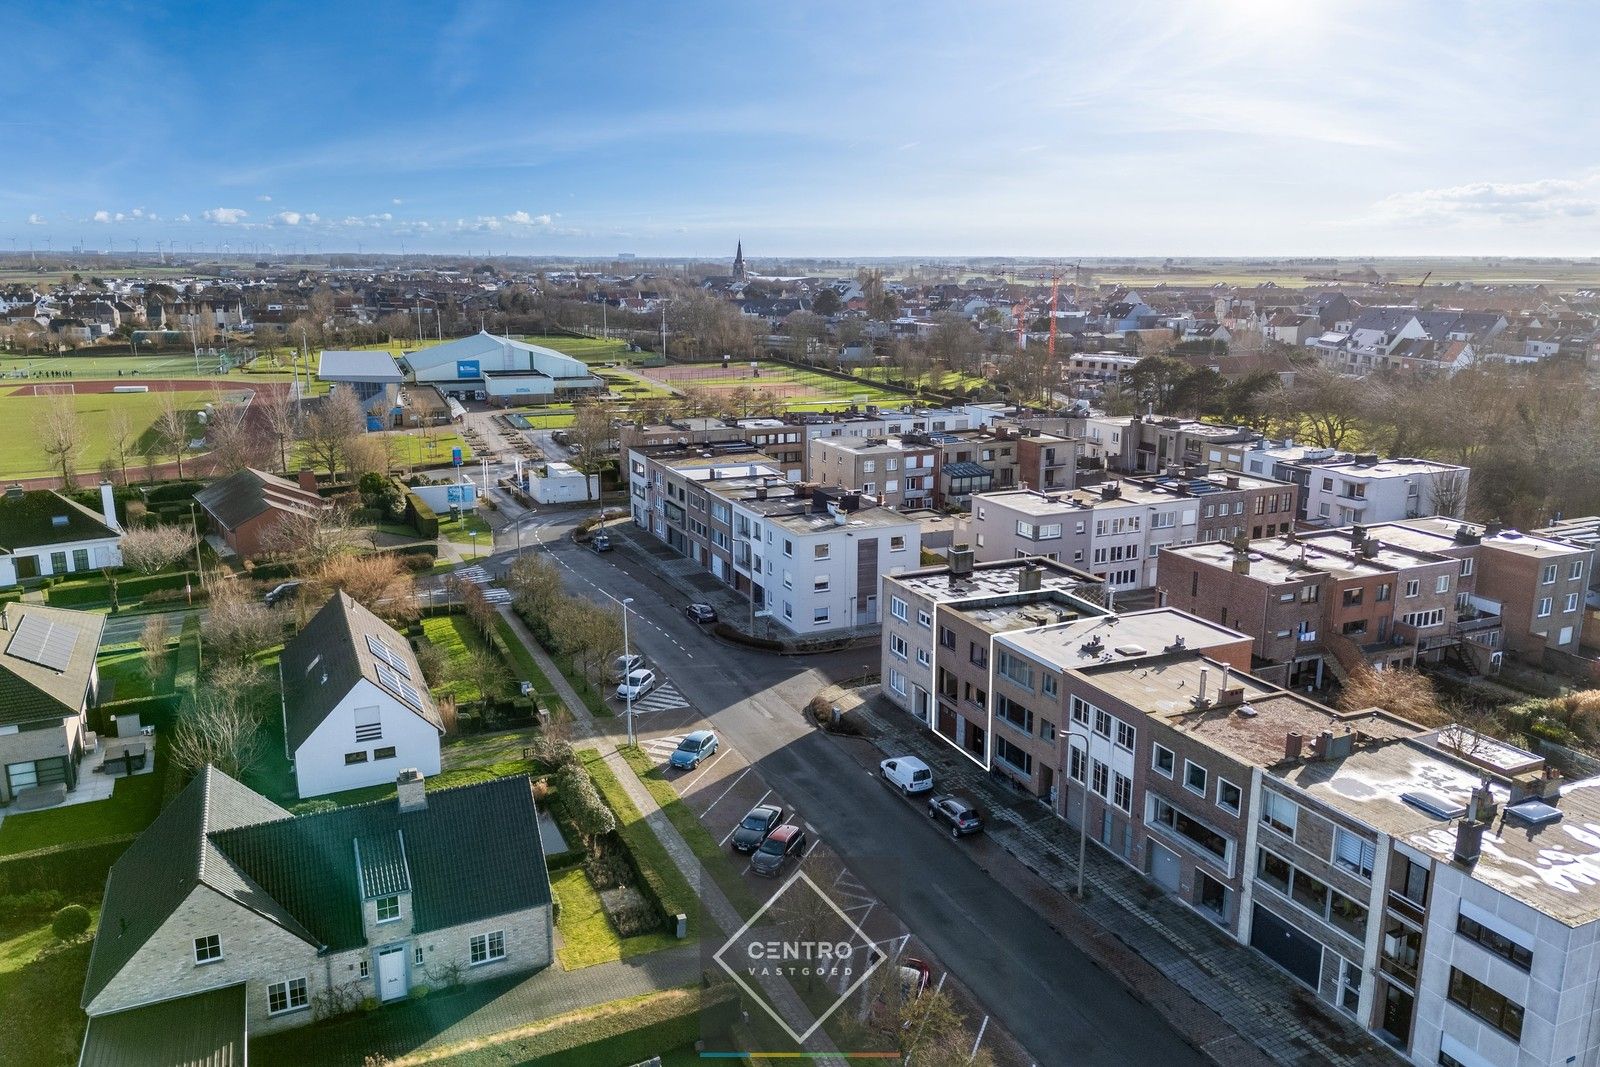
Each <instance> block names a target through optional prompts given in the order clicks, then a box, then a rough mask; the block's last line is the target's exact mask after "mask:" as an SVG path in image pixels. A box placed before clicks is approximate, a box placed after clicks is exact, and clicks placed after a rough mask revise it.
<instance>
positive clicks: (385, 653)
mask: <svg viewBox="0 0 1600 1067" xmlns="http://www.w3.org/2000/svg"><path fill="white" fill-rule="evenodd" d="M367 648H368V649H369V650H370V651H371V652H372V654H373V655H374V656H376V657H377V659H378V662H380V663H387V664H388V665H389V666H390V667H393V668H394V670H395V672H396V673H397V674H399V675H400V676H401V677H402V678H410V677H411V668H410V667H408V666H406V661H405V660H403V659H401V658H400V657H399V655H397V654H396V653H395V650H394V649H392V648H390V647H389V646H388V645H386V644H384V643H383V642H382V641H380V640H379V639H378V638H376V637H373V636H372V635H371V634H368V635H367Z"/></svg>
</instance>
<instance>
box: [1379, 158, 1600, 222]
mask: <svg viewBox="0 0 1600 1067" xmlns="http://www.w3.org/2000/svg"><path fill="white" fill-rule="evenodd" d="M1597 212H1600V171H1595V172H1592V173H1590V174H1586V175H1583V176H1582V177H1579V178H1544V179H1540V180H1538V181H1531V182H1487V181H1486V182H1470V183H1468V184H1466V185H1452V186H1447V187H1444V188H1439V189H1421V190H1417V191H1414V192H1408V193H1395V194H1394V195H1392V196H1388V197H1385V198H1384V199H1383V200H1380V201H1379V202H1378V203H1377V205H1376V206H1375V208H1374V210H1373V214H1374V215H1375V216H1376V217H1377V218H1379V219H1385V220H1392V221H1398V222H1409V223H1425V224H1429V225H1441V224H1450V223H1461V222H1483V221H1493V222H1511V223H1516V222H1540V221H1547V220H1551V219H1570V218H1582V217H1585V216H1589V215H1594V214H1596V213H1597Z"/></svg>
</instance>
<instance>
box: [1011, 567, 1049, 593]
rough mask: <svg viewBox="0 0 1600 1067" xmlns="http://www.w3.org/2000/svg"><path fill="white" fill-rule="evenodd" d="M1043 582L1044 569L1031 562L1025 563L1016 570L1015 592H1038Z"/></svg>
mask: <svg viewBox="0 0 1600 1067" xmlns="http://www.w3.org/2000/svg"><path fill="white" fill-rule="evenodd" d="M1043 583H1044V570H1043V569H1042V568H1040V567H1037V566H1035V565H1034V564H1032V563H1029V564H1026V565H1024V566H1023V568H1022V569H1021V570H1020V571H1018V572H1017V592H1019V593H1035V592H1038V590H1039V588H1040V586H1041V585H1043Z"/></svg>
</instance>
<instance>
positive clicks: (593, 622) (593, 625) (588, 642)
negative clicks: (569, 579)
mask: <svg viewBox="0 0 1600 1067" xmlns="http://www.w3.org/2000/svg"><path fill="white" fill-rule="evenodd" d="M557 619H558V622H557V632H556V637H557V643H558V644H559V646H560V648H561V651H562V652H565V653H566V654H567V655H569V656H571V657H572V661H573V663H574V664H575V665H577V667H578V669H579V671H580V672H581V673H582V674H583V676H584V677H585V678H587V679H588V680H589V681H590V683H591V684H598V683H599V682H600V681H601V678H600V675H601V673H602V672H603V671H604V669H605V667H606V665H607V664H608V663H610V662H611V661H612V660H613V659H615V658H616V657H617V656H618V655H620V654H621V653H622V621H621V619H620V618H619V617H618V616H617V614H616V613H615V612H612V611H608V610H607V609H605V608H603V607H601V606H600V605H598V604H595V603H593V602H591V601H588V600H581V599H579V598H578V597H567V598H565V601H564V603H563V604H562V607H561V609H560V611H559V614H558V616H557Z"/></svg>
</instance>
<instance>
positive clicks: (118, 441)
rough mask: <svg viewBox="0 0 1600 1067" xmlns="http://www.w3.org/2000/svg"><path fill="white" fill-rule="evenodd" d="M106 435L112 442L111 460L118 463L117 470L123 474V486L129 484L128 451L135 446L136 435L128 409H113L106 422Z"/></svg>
mask: <svg viewBox="0 0 1600 1067" xmlns="http://www.w3.org/2000/svg"><path fill="white" fill-rule="evenodd" d="M106 434H107V436H108V437H109V439H110V441H111V459H113V460H115V461H116V464H117V470H118V471H120V472H121V473H122V484H123V485H127V484H128V450H129V449H130V448H131V447H132V446H133V442H134V439H135V437H136V435H135V434H134V432H133V420H132V419H130V418H129V417H128V412H127V409H126V408H122V407H113V408H112V409H111V414H110V416H109V417H108V418H107V420H106Z"/></svg>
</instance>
